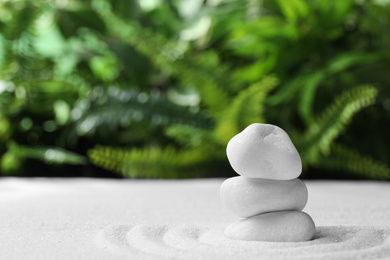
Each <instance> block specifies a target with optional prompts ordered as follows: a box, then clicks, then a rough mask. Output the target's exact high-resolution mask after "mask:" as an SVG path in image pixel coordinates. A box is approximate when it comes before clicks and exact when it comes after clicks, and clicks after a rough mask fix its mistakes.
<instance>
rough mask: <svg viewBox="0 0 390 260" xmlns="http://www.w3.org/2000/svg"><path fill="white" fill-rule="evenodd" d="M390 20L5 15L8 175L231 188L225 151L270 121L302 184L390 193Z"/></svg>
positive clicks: (116, 9) (265, 11)
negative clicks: (212, 183)
mask: <svg viewBox="0 0 390 260" xmlns="http://www.w3.org/2000/svg"><path fill="white" fill-rule="evenodd" d="M389 10H390V4H389V3H388V2H386V1H352V0H344V1H327V0H317V1H309V0H290V1H283V0H280V1H273V0H264V1H257V0H255V1H253V0H242V1H235V0H233V1H231V0H218V1H197V0H179V1H139V0H136V1H108V0H90V1H75V0H70V1H65V2H62V1H34V2H32V1H3V2H1V3H0V157H1V164H0V166H1V170H0V173H1V174H3V175H13V174H14V175H16V174H19V175H33V176H34V175H40V172H48V174H53V175H56V174H58V173H57V172H59V169H62V170H61V171H62V173H61V174H63V173H67V172H74V175H77V176H83V175H90V172H91V171H93V172H95V171H98V170H97V169H98V168H95V167H94V166H93V165H96V166H99V168H100V169H106V170H107V171H106V172H105V174H106V176H110V175H109V173H108V172H109V171H113V172H115V173H117V174H119V175H122V176H124V177H132V178H134V177H136V178H144V177H146V178H187V177H208V176H217V175H218V176H219V175H230V174H233V172H232V170H231V169H230V167H229V165H228V162H227V159H226V156H225V148H226V144H227V142H228V141H229V139H230V138H231V137H232V136H234V135H235V134H237V133H238V132H240V131H242V130H243V129H244V128H245V127H246V126H247V125H249V124H251V123H255V122H260V123H264V122H267V123H271V124H275V125H278V126H280V127H282V128H283V129H285V130H286V131H287V133H289V135H290V136H291V137H292V139H293V142H294V144H295V145H296V146H297V148H298V150H299V152H300V154H301V157H302V160H303V164H304V166H305V167H304V173H303V174H304V176H305V177H308V178H316V177H318V176H320V175H318V174H319V173H323V172H325V173H329V174H330V175H329V176H330V177H333V176H334V175H332V173H337V174H338V175H337V177H339V178H349V177H354V176H356V177H359V178H372V179H389V178H390V173H389V172H390V170H389V167H388V165H389V163H390V151H389V149H388V147H387V144H388V143H390V136H389V135H388V133H387V132H388V130H387V129H388V126H389V124H390V116H389V111H390V105H389V104H390V88H389V87H388V86H389V84H390V73H389V68H390V55H389V52H388V49H389V47H390V34H389V33H388V28H390V11H389ZM269 75H272V76H269ZM367 136H369V137H370V138H367ZM363 154H365V155H363ZM87 158H89V162H87ZM59 165H61V168H59V167H58V166H59ZM31 166H33V167H31ZM31 169H32V170H31ZM75 169H76V170H75ZM91 169H93V170H91ZM65 175H66V174H65ZM323 176H324V175H321V177H323ZM325 176H326V175H325Z"/></svg>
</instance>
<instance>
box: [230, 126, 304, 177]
mask: <svg viewBox="0 0 390 260" xmlns="http://www.w3.org/2000/svg"><path fill="white" fill-rule="evenodd" d="M226 153H227V157H228V159H229V162H230V164H231V166H232V167H233V169H234V170H235V171H236V172H237V173H238V174H240V175H241V176H244V177H248V178H263V179H271V180H291V179H294V178H297V177H298V176H299V175H300V174H301V172H302V162H301V157H300V156H299V153H298V151H297V149H296V148H295V146H294V144H293V143H292V141H291V139H290V137H289V136H288V134H287V133H286V132H285V131H284V130H283V129H281V128H280V127H277V126H275V125H270V124H251V125H249V126H248V127H247V128H245V129H244V130H243V131H242V132H241V133H239V134H237V135H236V136H234V137H233V138H232V139H231V140H230V141H229V143H228V145H227V148H226Z"/></svg>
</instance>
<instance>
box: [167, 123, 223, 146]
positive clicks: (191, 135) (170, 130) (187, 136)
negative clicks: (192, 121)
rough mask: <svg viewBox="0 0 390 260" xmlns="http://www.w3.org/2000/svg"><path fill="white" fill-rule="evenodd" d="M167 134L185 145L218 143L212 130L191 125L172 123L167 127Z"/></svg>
mask: <svg viewBox="0 0 390 260" xmlns="http://www.w3.org/2000/svg"><path fill="white" fill-rule="evenodd" d="M165 135H167V136H169V137H171V138H173V139H174V140H176V141H177V142H178V143H179V144H181V145H182V146H183V147H190V148H193V147H198V146H199V145H201V144H204V143H208V144H215V145H218V142H217V140H215V137H214V135H213V134H212V132H211V131H210V130H207V129H202V128H198V127H193V126H189V125H172V126H168V127H167V128H166V129H165Z"/></svg>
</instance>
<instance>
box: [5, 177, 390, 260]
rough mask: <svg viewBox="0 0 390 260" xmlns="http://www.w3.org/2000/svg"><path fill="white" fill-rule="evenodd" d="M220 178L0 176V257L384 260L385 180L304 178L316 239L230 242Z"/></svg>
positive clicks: (389, 238)
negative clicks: (37, 177)
mask: <svg viewBox="0 0 390 260" xmlns="http://www.w3.org/2000/svg"><path fill="white" fill-rule="evenodd" d="M222 182H223V180H222V179H208V180H205V179H201V180H181V181H156V180H153V181H149V180H94V179H70V180H69V179H67V180H65V179H54V180H53V179H50V180H49V179H33V180H27V179H13V178H9V179H7V178H6V179H0V259H7V260H12V259H60V260H61V259H64V260H65V259H213V260H216V259H381V258H382V259H390V183H386V182H351V181H343V182H339V181H307V182H306V184H307V187H308V191H309V201H308V204H307V206H306V208H305V210H304V211H305V212H307V213H308V214H310V215H311V216H312V218H313V220H314V221H315V223H316V226H317V231H316V235H315V239H314V240H312V241H309V242H300V243H270V242H268V243H267V242H246V241H235V240H231V239H228V238H226V237H225V236H224V235H223V230H224V228H225V227H226V226H227V225H229V224H230V223H232V222H233V221H236V220H238V219H239V218H238V217H236V216H234V215H233V214H232V213H230V212H229V211H228V210H227V209H225V208H224V207H223V206H222V203H221V200H220V198H219V187H220V185H221V183H222Z"/></svg>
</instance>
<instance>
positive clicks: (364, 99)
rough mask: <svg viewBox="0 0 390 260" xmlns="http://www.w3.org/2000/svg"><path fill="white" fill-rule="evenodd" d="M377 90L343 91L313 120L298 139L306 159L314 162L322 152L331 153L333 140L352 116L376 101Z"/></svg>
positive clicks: (370, 87) (365, 87)
mask: <svg viewBox="0 0 390 260" xmlns="http://www.w3.org/2000/svg"><path fill="white" fill-rule="evenodd" d="M376 95H377V90H376V89H375V88H374V87H372V86H367V85H366V86H360V87H356V88H354V89H351V90H348V91H345V92H343V93H342V94H341V95H340V96H338V97H337V98H336V99H335V101H334V102H333V103H332V104H331V105H329V106H328V107H327V108H326V109H325V110H324V111H323V112H322V113H321V115H320V116H319V117H318V118H317V119H316V120H315V122H313V123H312V124H311V125H310V126H309V128H308V129H307V131H306V132H305V133H304V135H303V138H302V139H300V140H298V141H299V143H298V144H297V145H298V146H299V147H298V150H299V151H300V153H301V156H302V157H303V158H304V161H307V162H309V163H313V162H315V161H316V160H317V159H318V156H319V155H320V153H323V154H325V155H326V154H329V153H330V146H331V144H332V143H333V141H334V140H335V139H336V138H337V137H338V136H339V135H340V134H341V133H342V132H343V131H344V130H345V128H346V126H347V125H348V123H349V122H350V121H351V120H352V117H353V116H354V115H355V114H356V113H357V112H359V111H360V110H362V109H363V108H365V107H367V106H370V105H372V104H373V103H374V102H375V97H376Z"/></svg>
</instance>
